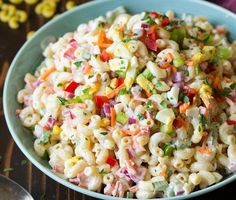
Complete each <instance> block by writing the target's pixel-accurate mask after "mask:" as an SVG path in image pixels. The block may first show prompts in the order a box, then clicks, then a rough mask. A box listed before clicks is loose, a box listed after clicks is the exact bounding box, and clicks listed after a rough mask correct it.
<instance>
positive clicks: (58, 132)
mask: <svg viewBox="0 0 236 200" xmlns="http://www.w3.org/2000/svg"><path fill="white" fill-rule="evenodd" d="M61 131H62V130H61V128H60V127H59V126H57V125H54V126H53V129H52V134H55V135H59V134H60V133H61Z"/></svg>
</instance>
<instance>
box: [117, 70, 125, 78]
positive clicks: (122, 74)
mask: <svg viewBox="0 0 236 200" xmlns="http://www.w3.org/2000/svg"><path fill="white" fill-rule="evenodd" d="M116 74H117V76H118V77H125V74H126V73H125V72H122V71H116Z"/></svg>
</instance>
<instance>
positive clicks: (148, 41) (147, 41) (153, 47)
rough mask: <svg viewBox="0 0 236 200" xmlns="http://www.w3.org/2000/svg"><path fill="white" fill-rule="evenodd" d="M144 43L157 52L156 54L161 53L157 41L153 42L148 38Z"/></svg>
mask: <svg viewBox="0 0 236 200" xmlns="http://www.w3.org/2000/svg"><path fill="white" fill-rule="evenodd" d="M144 43H145V45H146V47H147V48H148V49H150V50H152V51H155V52H159V49H158V46H157V43H156V41H155V40H152V39H150V38H146V39H145V40H144Z"/></svg>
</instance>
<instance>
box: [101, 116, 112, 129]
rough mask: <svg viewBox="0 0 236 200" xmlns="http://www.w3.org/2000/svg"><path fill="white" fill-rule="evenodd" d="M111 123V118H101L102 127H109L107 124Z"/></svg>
mask: <svg viewBox="0 0 236 200" xmlns="http://www.w3.org/2000/svg"><path fill="white" fill-rule="evenodd" d="M109 125H110V120H109V119H107V118H103V119H102V120H101V127H107V126H109Z"/></svg>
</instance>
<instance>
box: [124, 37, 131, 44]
mask: <svg viewBox="0 0 236 200" xmlns="http://www.w3.org/2000/svg"><path fill="white" fill-rule="evenodd" d="M131 40H132V38H125V39H123V40H122V41H123V42H124V43H127V42H130V41H131Z"/></svg>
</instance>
